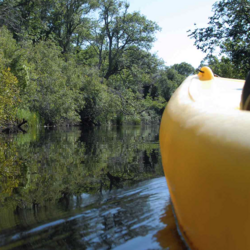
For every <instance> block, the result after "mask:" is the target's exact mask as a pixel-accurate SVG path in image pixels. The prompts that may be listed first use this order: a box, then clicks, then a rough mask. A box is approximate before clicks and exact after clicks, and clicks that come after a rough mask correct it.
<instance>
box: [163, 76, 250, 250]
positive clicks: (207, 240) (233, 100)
mask: <svg viewBox="0 0 250 250" xmlns="http://www.w3.org/2000/svg"><path fill="white" fill-rule="evenodd" d="M243 84H244V82H243V81H237V80H231V79H225V78H214V79H213V80H211V82H209V84H207V85H204V82H203V81H200V80H199V77H198V76H191V77H189V78H187V79H186V80H185V82H184V83H183V84H182V85H181V86H180V87H179V88H178V90H177V91H176V92H175V93H174V95H173V96H172V98H171V100H170V101H169V103H168V105H167V107H166V109H165V111H164V114H163V117H162V122H161V128H160V147H161V154H162V162H163V167H164V172H165V176H166V179H167V183H168V187H169V190H170V194H171V199H172V202H173V206H174V209H175V213H176V216H177V220H178V223H179V226H180V229H181V232H182V234H183V236H184V238H185V239H186V241H187V243H188V244H189V246H190V248H191V249H193V250H194V249H199V250H217V249H218V250H224V249H227V250H235V249H244V250H245V249H250V237H249V233H250V132H249V131H250V112H247V111H241V110H238V108H239V104H240V98H241V89H242V86H243Z"/></svg>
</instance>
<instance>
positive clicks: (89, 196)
mask: <svg viewBox="0 0 250 250" xmlns="http://www.w3.org/2000/svg"><path fill="white" fill-rule="evenodd" d="M157 133H158V129H157V128H156V129H152V127H150V128H144V129H142V128H140V127H137V128H136V127H128V128H126V127H125V128H124V129H120V130H111V129H97V130H93V131H85V132H83V131H80V130H77V129H73V130H64V131H62V130H53V131H41V132H39V133H37V132H32V131H31V132H30V133H27V134H24V135H17V136H12V137H2V138H0V147H1V148H0V149H1V154H0V164H1V165H0V166H1V167H0V176H1V177H0V178H1V183H0V191H1V194H0V202H1V203H0V209H1V214H0V230H1V232H0V247H2V248H3V249H52V248H56V249H57V248H60V249H87V248H92V249H99V248H100V249H111V248H114V247H118V246H119V247H122V246H124V247H125V245H126V244H128V243H129V242H131V241H134V240H135V239H139V238H140V237H142V238H145V237H149V238H148V239H149V241H150V242H151V243H150V246H151V248H154V247H156V248H157V247H160V245H159V244H158V243H157V242H156V241H155V240H153V238H154V237H153V234H154V233H156V232H157V230H160V229H162V227H163V223H162V222H160V221H159V216H160V215H161V214H162V209H164V204H165V203H166V201H167V200H168V199H169V198H168V195H166V193H167V188H166V184H165V178H164V177H163V178H160V179H159V178H158V179H153V180H151V181H150V180H149V181H146V182H145V181H144V182H139V181H142V180H145V179H151V178H155V177H158V176H162V175H163V171H162V166H161V159H160V153H159V145H158V141H157V140H155V139H156V138H158V135H157ZM159 183H160V184H161V187H159ZM122 187H123V189H122ZM157 187H158V189H159V190H158V191H157ZM153 190H155V191H153ZM144 241H145V240H144ZM144 241H142V242H141V249H146V248H143V244H144V243H143V242H144ZM144 247H149V246H148V245H144ZM2 248H1V249H2Z"/></svg>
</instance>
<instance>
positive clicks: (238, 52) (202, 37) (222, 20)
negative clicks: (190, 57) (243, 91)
mask: <svg viewBox="0 0 250 250" xmlns="http://www.w3.org/2000/svg"><path fill="white" fill-rule="evenodd" d="M213 11H214V14H213V16H212V17H210V21H209V23H208V27H206V28H195V29H194V30H193V31H189V36H190V37H191V38H194V39H195V45H196V47H197V48H198V49H201V50H202V51H204V52H206V53H209V54H213V53H214V52H215V51H216V48H218V49H220V51H221V53H223V54H225V55H226V56H227V57H228V58H229V59H230V60H232V62H233V64H234V65H235V67H236V69H237V70H238V71H241V74H244V75H246V73H247V72H248V70H249V69H250V60H249V58H250V49H249V48H250V46H249V45H250V44H249V38H250V27H249V22H250V3H249V1H248V0H222V1H219V2H216V3H215V4H214V5H213Z"/></svg>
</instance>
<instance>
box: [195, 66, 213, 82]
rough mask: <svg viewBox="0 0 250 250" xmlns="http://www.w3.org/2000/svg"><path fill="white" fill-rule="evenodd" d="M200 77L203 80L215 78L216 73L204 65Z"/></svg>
mask: <svg viewBox="0 0 250 250" xmlns="http://www.w3.org/2000/svg"><path fill="white" fill-rule="evenodd" d="M198 77H199V79H200V80H201V81H207V80H213V79H214V74H213V71H212V70H211V69H210V68H209V67H206V66H204V67H202V68H201V69H200V72H199V74H198Z"/></svg>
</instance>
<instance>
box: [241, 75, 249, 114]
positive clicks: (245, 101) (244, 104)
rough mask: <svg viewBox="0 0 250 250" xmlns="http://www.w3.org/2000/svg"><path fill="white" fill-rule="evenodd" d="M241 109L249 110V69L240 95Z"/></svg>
mask: <svg viewBox="0 0 250 250" xmlns="http://www.w3.org/2000/svg"><path fill="white" fill-rule="evenodd" d="M241 109H242V110H249V111H250V71H249V72H248V75H247V78H246V81H245V84H244V87H243V90H242V95H241Z"/></svg>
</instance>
